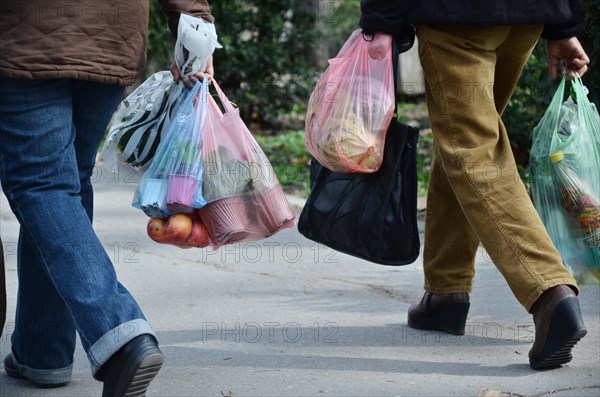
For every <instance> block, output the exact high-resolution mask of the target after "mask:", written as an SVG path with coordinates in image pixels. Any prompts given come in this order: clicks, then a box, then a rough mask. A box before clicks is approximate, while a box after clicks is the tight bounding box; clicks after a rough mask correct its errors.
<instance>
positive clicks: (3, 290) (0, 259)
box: [0, 239, 6, 336]
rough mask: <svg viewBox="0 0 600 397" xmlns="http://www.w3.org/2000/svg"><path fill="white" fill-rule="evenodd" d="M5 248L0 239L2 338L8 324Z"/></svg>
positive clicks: (0, 334) (0, 327) (0, 324)
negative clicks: (5, 325)
mask: <svg viewBox="0 0 600 397" xmlns="http://www.w3.org/2000/svg"><path fill="white" fill-rule="evenodd" d="M4 271H5V270H4V246H3V245H2V239H0V336H2V334H3V333H4V323H5V322H6V279H5V273H4Z"/></svg>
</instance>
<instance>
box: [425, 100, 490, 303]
mask: <svg viewBox="0 0 600 397" xmlns="http://www.w3.org/2000/svg"><path fill="white" fill-rule="evenodd" d="M427 91H428V89H427ZM429 96H430V94H429ZM439 157H440V155H439V154H438V144H437V143H436V142H435V141H434V144H433V157H432V161H431V170H430V173H429V186H428V189H427V213H426V218H425V239H424V240H425V243H424V249H423V271H424V273H425V290H426V291H429V292H432V293H438V294H447V293H456V292H471V290H472V282H473V278H474V277H475V255H476V253H477V248H478V247H479V239H478V238H477V235H476V234H475V233H474V232H473V229H472V228H471V225H470V224H469V222H468V220H467V218H466V217H465V214H464V213H463V210H462V208H461V206H460V203H459V202H458V200H457V199H456V196H455V195H454V191H453V190H452V186H451V185H450V181H449V180H448V177H447V176H446V173H445V171H444V168H443V165H442V162H441V160H440V158H439Z"/></svg>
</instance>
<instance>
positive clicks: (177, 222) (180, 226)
mask: <svg viewBox="0 0 600 397" xmlns="http://www.w3.org/2000/svg"><path fill="white" fill-rule="evenodd" d="M191 232H192V218H191V217H190V216H189V215H187V214H175V215H171V216H170V217H169V219H167V222H166V223H165V237H166V240H167V242H168V243H171V244H185V241H186V240H187V238H188V237H189V236H190V233H191Z"/></svg>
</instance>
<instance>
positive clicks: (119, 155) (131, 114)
mask: <svg viewBox="0 0 600 397" xmlns="http://www.w3.org/2000/svg"><path fill="white" fill-rule="evenodd" d="M183 91H184V86H183V84H182V83H180V82H179V83H178V82H175V81H173V75H172V74H171V72H169V71H162V72H157V73H155V74H153V75H152V76H150V77H149V78H148V79H147V80H146V81H144V82H143V83H142V84H141V85H140V86H139V87H138V88H136V89H135V91H133V92H132V93H131V94H129V95H128V96H127V98H125V99H124V100H123V101H122V102H121V103H120V104H119V107H118V108H117V110H116V112H115V113H114V115H113V117H112V119H111V122H110V124H109V126H108V132H107V137H106V140H105V141H104V146H103V148H102V152H101V157H102V161H103V163H104V164H105V165H106V167H107V168H108V169H110V170H112V171H113V172H116V170H117V167H118V166H119V164H125V165H130V166H133V167H142V166H144V165H146V164H147V163H148V162H149V161H150V160H151V159H152V158H153V157H154V154H155V152H156V149H157V147H158V144H159V143H160V139H161V134H162V133H163V132H164V131H166V130H167V129H168V128H169V125H170V123H171V119H172V117H173V116H174V114H175V108H176V106H177V104H178V103H179V100H180V98H181V94H182V93H183Z"/></svg>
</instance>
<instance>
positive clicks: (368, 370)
mask: <svg viewBox="0 0 600 397" xmlns="http://www.w3.org/2000/svg"><path fill="white" fill-rule="evenodd" d="M134 189H135V176H131V175H128V174H127V173H121V174H120V175H117V176H115V175H112V174H109V173H108V172H107V171H106V170H101V171H100V170H99V171H98V172H97V174H96V192H97V195H96V201H97V208H96V215H95V217H96V218H95V219H96V221H95V225H96V229H97V231H98V234H99V236H100V238H101V240H102V241H103V243H104V245H105V248H106V250H107V252H108V254H109V255H110V256H111V257H112V258H113V261H114V262H115V266H116V268H117V272H118V274H119V277H120V279H121V281H122V282H123V283H124V284H125V285H126V286H127V287H128V288H129V289H130V290H131V291H132V292H133V294H134V295H135V296H136V297H137V299H138V300H139V302H140V304H141V306H142V307H143V309H144V310H145V313H146V315H147V317H148V319H149V320H150V322H151V323H152V325H153V326H154V328H155V330H156V331H157V333H158V336H159V338H160V343H161V348H162V349H163V351H164V353H165V356H166V362H165V365H164V367H163V370H162V371H161V372H160V373H159V375H158V377H157V378H156V380H155V381H154V382H153V383H152V384H151V386H150V389H149V391H148V395H149V396H215V397H218V396H223V395H225V396H235V397H237V396H476V395H477V394H478V393H480V392H481V391H482V390H484V389H487V390H491V391H497V392H499V393H494V392H488V395H502V396H504V395H507V396H508V395H510V394H509V393H513V394H512V395H514V396H524V395H527V396H546V395H552V396H598V395H599V394H600V325H599V317H600V315H599V314H600V313H599V310H600V309H599V308H600V288H599V287H597V286H588V287H583V288H582V293H581V296H580V298H581V306H582V310H583V313H584V316H585V321H586V325H587V328H588V331H589V333H588V335H587V336H586V337H585V338H584V339H583V340H582V341H581V342H580V343H579V344H578V345H577V347H576V348H575V350H574V352H573V353H574V356H575V359H574V361H573V362H572V363H571V364H569V365H567V366H565V367H563V368H561V369H558V370H552V371H545V372H536V371H533V370H531V369H530V368H529V365H528V361H527V352H528V351H529V348H530V347H531V343H532V341H533V330H534V329H533V324H532V320H531V316H530V315H528V314H527V313H526V312H525V311H524V310H523V309H522V307H521V306H519V304H518V303H517V301H516V300H515V298H514V297H513V296H512V294H511V293H510V290H509V289H508V287H507V286H506V284H505V282H504V280H503V279H502V277H501V275H500V274H499V273H498V271H497V270H496V268H495V267H494V266H493V264H492V263H491V262H490V261H489V260H488V259H487V256H486V255H485V252H483V251H480V253H479V254H480V255H479V257H478V261H477V262H478V263H477V276H476V280H475V288H474V291H473V294H472V304H471V310H470V313H469V318H468V326H467V334H466V335H464V336H462V337H450V336H448V335H445V334H439V333H435V332H420V331H416V330H413V329H410V328H408V327H407V326H406V310H407V309H408V307H409V305H410V304H411V303H414V302H416V301H418V300H419V299H420V297H421V295H422V267H421V262H420V259H419V260H418V261H417V262H416V263H414V264H412V265H409V266H405V267H398V268H393V267H384V266H379V265H375V264H371V263H367V262H363V261H360V260H357V259H354V258H351V257H348V256H346V255H343V254H340V253H336V252H334V251H332V250H329V249H327V248H325V247H322V246H318V245H316V244H314V243H312V242H311V241H309V240H307V239H305V238H303V237H302V236H301V235H300V234H299V233H298V231H297V230H286V231H284V232H281V233H279V234H278V235H277V236H275V237H273V238H271V239H269V240H266V241H262V242H259V243H249V244H242V245H234V246H230V247H224V248H222V249H221V250H219V251H216V252H213V251H211V250H198V249H194V250H181V249H178V248H174V247H170V246H164V245H158V244H156V243H154V242H152V241H151V240H150V239H149V238H147V237H146V233H145V224H146V217H145V215H143V214H142V213H141V212H140V211H138V210H136V209H133V208H131V207H130V205H129V204H130V202H131V197H132V193H133V190H134ZM292 202H294V203H297V202H298V200H295V199H294V200H292ZM300 204H301V202H300ZM296 209H298V210H299V209H300V208H299V207H297V208H296ZM0 233H1V235H2V240H3V241H4V243H5V252H6V255H7V260H8V262H7V282H8V301H9V303H8V304H9V308H8V309H9V313H8V319H9V320H8V321H9V323H8V325H7V328H6V334H8V335H10V331H11V323H10V319H12V318H14V309H15V296H16V290H17V281H16V259H15V255H14V249H15V242H16V238H17V223H16V221H15V220H14V218H13V216H12V213H10V211H9V209H8V205H7V203H6V201H5V199H4V197H3V196H2V199H1V200H0ZM9 351H10V340H9V338H7V337H3V339H2V341H1V343H0V354H1V355H2V356H4V355H5V354H6V353H7V352H9ZM100 394H101V384H100V383H98V382H96V381H94V380H93V379H92V377H91V375H90V372H89V364H88V362H87V360H86V357H85V354H84V352H83V350H82V349H81V348H80V347H79V348H78V350H77V352H76V357H75V369H74V374H73V381H72V382H71V384H70V385H68V386H67V387H64V388H60V389H52V390H41V389H36V388H33V387H32V386H31V385H29V384H28V383H26V382H23V381H20V380H15V379H11V378H8V377H7V376H6V375H5V374H4V371H1V370H0V396H14V397H20V396H77V397H86V396H99V395H100Z"/></svg>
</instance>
